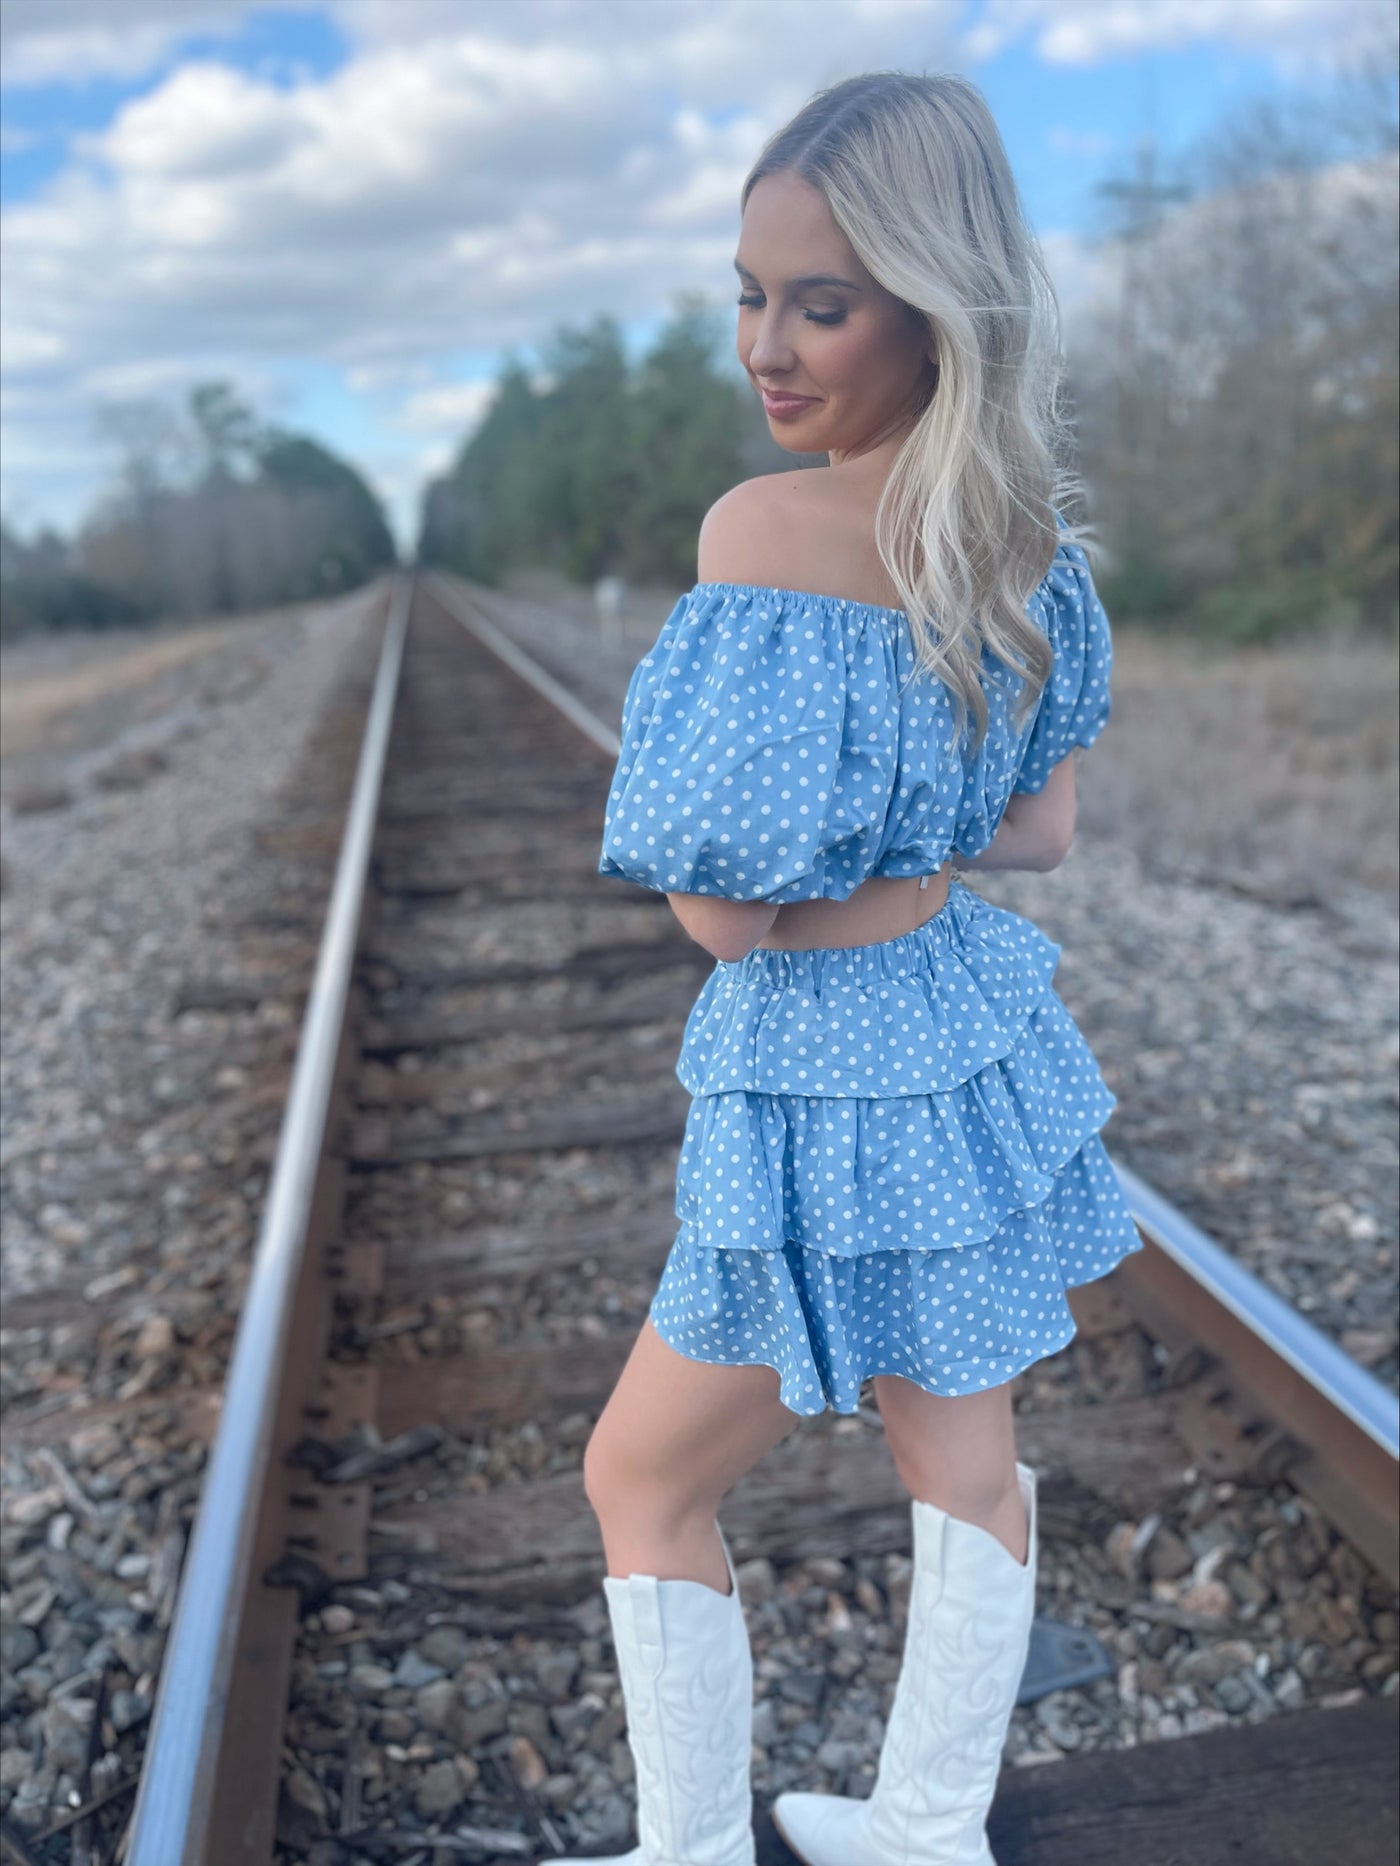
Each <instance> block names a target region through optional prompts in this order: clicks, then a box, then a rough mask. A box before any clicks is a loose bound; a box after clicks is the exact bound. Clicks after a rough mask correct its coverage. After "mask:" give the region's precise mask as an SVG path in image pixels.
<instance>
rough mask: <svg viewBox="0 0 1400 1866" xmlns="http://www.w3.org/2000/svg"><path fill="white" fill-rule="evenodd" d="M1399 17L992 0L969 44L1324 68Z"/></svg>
mask: <svg viewBox="0 0 1400 1866" xmlns="http://www.w3.org/2000/svg"><path fill="white" fill-rule="evenodd" d="M1393 17H1394V6H1393V0H1131V4H1125V0H985V3H984V5H983V8H982V11H981V12H980V13H979V14H978V16H977V17H976V19H975V20H974V21H973V22H972V24H971V25H970V26H969V27H968V29H967V30H966V31H965V33H964V34H963V38H962V47H963V50H964V52H965V53H966V55H967V56H969V57H971V58H976V59H988V58H994V57H995V56H996V54H997V53H998V52H1000V51H1002V50H1004V49H1005V47H1007V46H1008V45H1011V44H1013V43H1014V42H1015V41H1016V40H1018V39H1022V38H1029V39H1031V41H1032V43H1033V45H1034V48H1035V51H1036V53H1037V54H1038V56H1039V57H1041V58H1043V59H1044V60H1045V61H1046V63H1047V64H1051V65H1081V66H1084V65H1101V64H1103V63H1104V62H1105V61H1106V60H1108V59H1112V58H1134V57H1138V56H1140V55H1142V54H1144V53H1150V52H1165V51H1174V50H1177V49H1179V48H1180V47H1183V46H1187V45H1193V44H1200V43H1203V42H1209V43H1214V44H1217V45H1219V44H1225V45H1236V46H1239V47H1242V48H1245V49H1248V50H1251V51H1255V52H1262V53H1265V54H1268V55H1272V56H1273V57H1274V58H1276V59H1277V60H1278V61H1279V62H1280V63H1284V64H1288V65H1290V66H1293V65H1296V64H1298V63H1299V62H1300V61H1306V63H1307V64H1309V65H1311V66H1313V67H1316V66H1317V65H1318V64H1326V63H1345V62H1346V61H1347V60H1348V59H1349V57H1351V56H1352V55H1353V53H1354V51H1355V50H1356V49H1357V45H1358V42H1359V41H1362V40H1366V41H1373V40H1374V36H1375V35H1376V34H1377V33H1378V32H1380V31H1383V30H1384V28H1385V26H1386V25H1387V23H1388V22H1389V21H1390V20H1391V19H1392V18H1393Z"/></svg>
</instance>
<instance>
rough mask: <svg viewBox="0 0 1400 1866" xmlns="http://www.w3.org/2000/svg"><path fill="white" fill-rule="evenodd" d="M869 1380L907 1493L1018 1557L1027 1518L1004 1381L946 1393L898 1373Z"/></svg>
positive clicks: (1027, 1534) (1024, 1548)
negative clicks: (927, 1388)
mask: <svg viewBox="0 0 1400 1866" xmlns="http://www.w3.org/2000/svg"><path fill="white" fill-rule="evenodd" d="M874 1387H875V1403H876V1405H877V1406H878V1407H879V1408H880V1417H881V1418H882V1419H883V1420H884V1423H885V1437H886V1438H887V1439H888V1441H889V1446H890V1451H891V1454H892V1455H893V1457H894V1462H895V1468H896V1470H897V1471H898V1472H899V1475H900V1478H901V1479H902V1481H903V1483H904V1486H905V1488H906V1489H907V1490H908V1492H909V1494H910V1496H911V1497H913V1498H915V1499H916V1500H917V1501H919V1502H921V1503H936V1504H937V1505H938V1507H939V1509H941V1510H946V1511H947V1513H948V1514H949V1515H950V1516H957V1517H960V1518H961V1519H962V1521H964V1522H968V1523H973V1524H975V1525H976V1526H977V1527H978V1528H980V1529H986V1530H988V1531H989V1532H990V1533H991V1534H992V1535H994V1536H995V1537H996V1538H997V1540H998V1541H999V1542H1000V1543H1002V1545H1003V1546H1004V1547H1005V1548H1006V1549H1008V1550H1009V1551H1010V1553H1011V1555H1012V1558H1013V1559H1014V1560H1016V1561H1019V1562H1024V1561H1025V1559H1026V1554H1027V1544H1028V1542H1029V1537H1030V1525H1029V1524H1028V1522H1027V1520H1026V1510H1025V1505H1024V1504H1023V1502H1022V1501H1021V1490H1020V1485H1019V1484H1018V1483H1017V1481H1016V1424H1015V1416H1014V1414H1013V1412H1012V1407H1011V1382H1010V1381H1005V1382H1003V1384H1002V1385H1001V1386H995V1387H986V1388H984V1389H983V1390H982V1391H981V1392H980V1393H959V1394H956V1395H946V1394H941V1393H926V1392H925V1391H924V1389H923V1388H922V1387H920V1386H916V1385H915V1384H914V1382H913V1381H912V1380H906V1379H904V1377H903V1376H902V1375H901V1374H878V1375H877V1376H876V1377H875V1381H874Z"/></svg>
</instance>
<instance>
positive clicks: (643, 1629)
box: [551, 1529, 754, 1866]
mask: <svg viewBox="0 0 1400 1866" xmlns="http://www.w3.org/2000/svg"><path fill="white" fill-rule="evenodd" d="M719 1539H720V1542H721V1544H722V1545H723V1548H724V1560H725V1565H726V1567H727V1568H728V1570H729V1592H728V1594H720V1593H718V1592H717V1591H716V1590H715V1589H714V1588H712V1587H709V1586H708V1585H707V1584H706V1583H705V1582H703V1581H658V1580H657V1578H656V1576H655V1575H650V1574H629V1575H628V1576H627V1577H626V1579H625V1580H624V1579H623V1578H622V1577H621V1576H618V1575H605V1576H604V1578H603V1592H604V1594H605V1595H606V1596H607V1603H608V1617H609V1619H610V1620H611V1622H612V1632H613V1643H614V1645H615V1646H616V1648H617V1669H618V1675H619V1676H620V1678H621V1680H622V1701H623V1703H624V1705H625V1706H626V1710H627V1741H628V1744H629V1746H630V1748H631V1751H632V1760H633V1762H634V1763H635V1764H636V1769H637V1832H638V1835H639V1836H640V1839H641V1845H640V1846H638V1847H634V1848H633V1849H632V1851H631V1852H630V1853H614V1854H611V1855H609V1856H608V1857H607V1858H605V1859H592V1860H589V1861H586V1862H585V1861H581V1860H577V1859H576V1860H573V1861H570V1860H568V1859H561V1860H555V1861H553V1862H552V1863H551V1866H754V1842H753V1802H752V1796H751V1791H750V1787H749V1749H750V1744H751V1742H752V1740H753V1655H752V1653H751V1651H750V1649H749V1633H748V1628H747V1626H745V1624H744V1610H743V1607H742V1605H741V1603H740V1600H739V1581H738V1577H737V1576H736V1575H735V1572H734V1560H733V1557H732V1556H731V1555H730V1552H729V1543H728V1541H727V1540H726V1538H725V1534H724V1531H723V1530H722V1529H721V1530H720V1532H719Z"/></svg>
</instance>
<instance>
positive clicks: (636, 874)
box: [598, 539, 1112, 905]
mask: <svg viewBox="0 0 1400 1866" xmlns="http://www.w3.org/2000/svg"><path fill="white" fill-rule="evenodd" d="M1026 613H1027V615H1028V616H1029V617H1030V618H1031V619H1032V620H1033V621H1036V622H1037V623H1038V624H1039V625H1040V626H1041V627H1042V628H1043V629H1044V630H1045V632H1046V633H1047V634H1048V636H1049V638H1050V641H1051V643H1052V645H1053V648H1054V653H1055V662H1054V668H1053V670H1052V672H1051V674H1050V677H1049V678H1048V679H1047V681H1046V683H1045V686H1044V688H1043V690H1042V692H1041V695H1040V699H1039V703H1038V706H1037V708H1036V710H1035V712H1034V713H1032V715H1031V717H1030V718H1029V719H1028V720H1026V721H1025V722H1024V724H1023V725H1022V726H1021V727H1020V729H1019V731H1016V730H1013V728H1012V724H1011V714H1012V711H1013V706H1014V700H1015V697H1016V695H1017V693H1019V691H1020V688H1021V686H1022V681H1021V678H1020V676H1019V675H1017V674H1015V673H1014V672H1013V670H1011V669H1010V668H1008V667H1006V666H1005V664H1004V663H1003V662H1001V661H999V660H997V659H996V658H995V657H994V656H992V655H991V654H990V651H986V650H984V655H983V664H984V670H985V669H987V668H989V667H992V666H994V667H995V668H996V670H998V672H997V676H996V678H994V679H992V680H987V679H985V678H984V681H983V691H984V692H985V694H986V697H987V705H988V715H989V717H988V724H987V732H986V735H985V737H984V738H983V740H982V742H981V744H980V745H979V746H978V748H977V751H976V752H975V753H974V754H973V755H972V756H971V758H970V759H969V758H967V757H966V755H965V753H964V752H963V750H961V749H960V744H961V742H960V741H959V740H958V738H957V736H956V734H955V731H954V707H953V698H952V695H951V693H950V692H949V689H948V688H947V686H946V685H945V684H944V683H943V682H942V681H940V680H937V679H935V678H933V677H932V676H931V675H929V674H928V673H927V672H926V671H924V670H920V672H919V674H918V676H917V678H914V679H911V678H910V676H911V673H912V672H913V669H914V666H915V660H914V645H913V639H912V636H911V634H910V630H909V622H908V618H907V617H906V615H905V614H904V612H903V610H900V609H883V608H880V607H878V606H877V605H875V604H873V603H861V602H852V601H848V600H846V599H844V598H841V597H836V596H819V595H813V594H810V593H808V592H804V591H800V590H784V589H769V588H766V587H763V586H759V585H754V584H736V583H698V584H696V586H695V587H694V589H692V590H691V591H690V592H689V593H688V594H687V595H685V596H683V597H682V598H681V599H680V601H679V602H678V603H677V604H676V606H675V608H674V609H673V610H672V612H671V614H670V615H669V616H668V617H667V619H666V621H665V623H664V624H663V625H662V628H661V633H660V635H659V636H658V638H657V640H656V643H655V645H654V646H653V647H652V649H651V650H650V652H649V653H647V654H646V655H644V656H643V657H642V659H641V660H640V661H639V662H638V664H637V666H636V668H635V670H634V672H633V674H632V678H631V681H630V682H629V684H628V688H627V696H626V699H625V700H624V702H623V710H622V734H621V740H622V745H621V752H620V755H619V757H618V762H617V769H616V772H615V773H614V776H613V781H612V787H611V791H610V793H609V797H608V804H607V813H606V819H605V823H604V830H603V846H602V854H601V856H600V858H599V862H598V872H599V874H603V875H621V876H624V877H625V878H626V879H628V880H629V881H634V882H638V883H640V884H641V885H642V886H643V887H647V888H656V889H659V890H661V891H663V892H668V893H680V894H712V895H721V896H723V897H725V898H726V899H729V900H764V901H771V902H774V903H776V904H779V905H782V904H785V903H787V902H789V901H807V900H845V899H846V898H847V896H848V895H850V894H851V893H853V892H854V890H855V889H856V888H857V887H858V886H859V885H860V883H861V882H862V881H864V880H866V879H867V878H868V877H869V876H872V875H926V874H929V873H931V872H932V871H933V870H934V869H937V868H939V867H941V866H942V864H943V863H944V862H945V861H946V860H947V858H948V855H949V853H950V852H952V851H957V852H958V853H960V854H961V855H964V856H967V857H972V856H975V855H979V854H980V853H981V852H982V850H983V849H985V848H986V846H987V844H988V843H989V842H990V841H991V839H992V837H993V835H994V834H995V832H996V827H997V824H998V823H999V822H1000V821H1001V816H1002V812H1003V811H1004V810H1005V808H1006V804H1007V800H1008V798H1009V797H1010V796H1011V794H1012V792H1013V791H1038V790H1040V789H1041V788H1042V787H1043V786H1044V784H1045V782H1046V780H1047V779H1048V777H1049V775H1050V772H1051V770H1052V769H1053V768H1054V766H1055V765H1056V764H1058V763H1059V762H1060V760H1061V759H1063V758H1064V757H1066V756H1067V755H1068V754H1069V752H1070V751H1071V750H1072V749H1073V748H1074V747H1075V746H1076V745H1082V746H1088V745H1091V744H1092V743H1093V742H1094V740H1095V739H1096V738H1097V737H1098V735H1099V733H1100V732H1101V731H1102V730H1103V727H1104V726H1105V724H1106V723H1107V720H1108V715H1109V675H1110V671H1111V666H1112V643H1111V638H1110V633H1109V623H1108V617H1107V616H1106V615H1105V613H1104V610H1103V605H1102V604H1101V603H1100V601H1099V599H1098V596H1097V594H1096V592H1095V590H1094V585H1093V580H1092V577H1091V575H1090V570H1089V564H1088V560H1087V558H1086V557H1085V555H1084V551H1083V548H1082V546H1080V545H1078V544H1073V543H1070V542H1068V541H1067V540H1064V539H1062V540H1061V541H1060V544H1059V546H1058V547H1057V549H1056V552H1055V556H1054V559H1053V561H1052V562H1051V565H1050V568H1049V570H1048V571H1047V572H1046V574H1045V576H1044V578H1043V579H1042V581H1041V582H1040V584H1039V585H1038V586H1037V588H1036V590H1035V592H1034V593H1033V595H1032V596H1031V597H1030V598H1029V599H1028V601H1027V604H1026Z"/></svg>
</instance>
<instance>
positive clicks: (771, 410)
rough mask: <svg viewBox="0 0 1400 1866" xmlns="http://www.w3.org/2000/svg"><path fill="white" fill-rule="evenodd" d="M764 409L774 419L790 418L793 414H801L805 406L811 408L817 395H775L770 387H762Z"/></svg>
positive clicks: (783, 419)
mask: <svg viewBox="0 0 1400 1866" xmlns="http://www.w3.org/2000/svg"><path fill="white" fill-rule="evenodd" d="M759 393H760V394H761V395H762V397H763V411H764V413H765V414H766V415H768V416H769V417H771V419H772V420H774V421H786V420H790V419H791V418H792V416H793V415H800V414H801V413H802V411H803V409H804V408H810V407H811V406H812V404H813V403H814V402H815V401H816V399H817V398H816V396H815V395H774V394H773V393H772V392H771V391H770V390H768V389H761V390H760V391H759Z"/></svg>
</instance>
